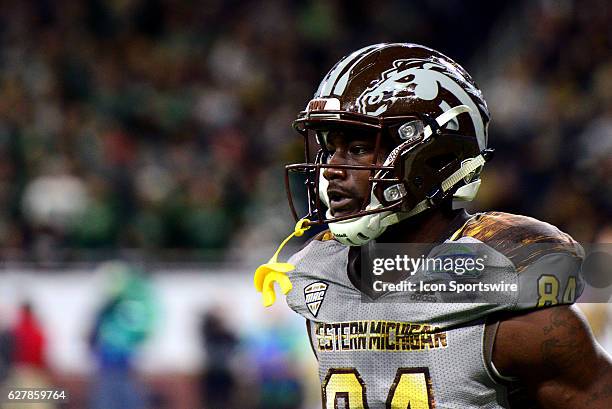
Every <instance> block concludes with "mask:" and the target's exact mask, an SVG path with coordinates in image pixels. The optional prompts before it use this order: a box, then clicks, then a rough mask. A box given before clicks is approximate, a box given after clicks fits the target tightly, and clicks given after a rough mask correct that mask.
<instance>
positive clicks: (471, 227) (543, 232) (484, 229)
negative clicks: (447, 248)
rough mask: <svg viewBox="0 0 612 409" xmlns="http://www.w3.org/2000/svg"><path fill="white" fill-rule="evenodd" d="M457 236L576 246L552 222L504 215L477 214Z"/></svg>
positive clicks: (569, 237) (494, 240)
mask: <svg viewBox="0 0 612 409" xmlns="http://www.w3.org/2000/svg"><path fill="white" fill-rule="evenodd" d="M454 237H455V238H460V237H472V238H474V239H477V240H479V241H482V242H483V243H487V242H497V241H510V242H515V243H521V244H530V243H560V244H562V243H566V244H574V243H576V241H575V240H574V239H573V238H572V237H571V236H570V235H569V234H567V233H564V232H563V231H561V230H559V228H557V227H556V226H553V225H552V224H550V223H546V222H543V221H541V220H538V219H534V218H533V217H528V216H522V215H517V214H511V213H504V212H484V213H478V214H476V215H474V216H473V217H471V218H470V219H468V221H467V222H466V223H465V224H464V225H463V226H462V227H461V228H460V229H459V230H458V231H457V232H456V233H455V235H454Z"/></svg>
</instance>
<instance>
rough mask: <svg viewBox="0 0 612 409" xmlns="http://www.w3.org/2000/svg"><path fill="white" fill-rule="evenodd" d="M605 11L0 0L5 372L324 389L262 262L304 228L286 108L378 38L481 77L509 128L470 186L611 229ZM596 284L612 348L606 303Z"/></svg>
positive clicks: (141, 393)
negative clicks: (290, 195)
mask: <svg viewBox="0 0 612 409" xmlns="http://www.w3.org/2000/svg"><path fill="white" fill-rule="evenodd" d="M610 18H611V15H610V7H609V4H608V2H607V1H605V0H590V1H580V2H578V1H571V0H559V1H552V0H540V1H511V2H510V1H508V2H476V1H456V0H453V1H433V0H431V1H390V2H384V3H382V4H379V2H367V1H350V2H349V1H322V0H318V1H317V0H312V1H306V2H291V1H281V0H276V1H263V2H255V1H253V2H243V1H217V0H215V1H206V2H181V1H163V0H158V1H138V0H114V1H108V2H104V1H96V0H89V1H83V2H73V1H22V2H2V3H0V256H1V258H0V260H1V267H0V379H4V380H5V382H6V383H11V382H12V385H13V384H16V383H15V382H21V383H19V384H23V385H34V384H38V385H56V386H61V387H67V388H69V390H70V391H71V393H72V397H71V401H70V402H69V403H68V404H65V405H64V406H63V407H66V408H83V407H92V408H98V407H100V408H108V407H112V405H113V403H112V401H109V400H108V399H111V397H113V396H114V397H118V398H117V399H119V400H121V401H122V402H123V406H122V407H126V408H128V407H129V408H136V407H147V408H189V409H193V408H194V407H208V408H215V409H216V408H232V407H240V408H260V407H261V408H310V407H319V405H320V404H319V403H318V402H317V401H318V399H319V395H318V392H317V385H316V382H317V380H316V375H315V374H314V362H313V361H314V359H313V358H312V355H311V352H310V350H309V347H308V344H307V342H306V339H305V333H304V328H303V323H302V322H301V320H300V319H299V318H297V317H294V316H293V315H292V314H291V313H290V312H289V311H288V309H287V308H286V306H284V305H280V306H275V307H274V308H273V309H272V310H271V311H263V308H262V307H260V304H259V301H258V297H257V294H255V293H254V291H253V290H252V289H251V287H250V283H251V274H252V272H253V271H254V268H255V267H256V266H257V265H258V263H260V262H263V261H265V260H267V258H268V257H269V255H270V254H271V251H272V250H273V248H274V246H275V245H276V244H277V243H278V241H279V239H281V238H282V237H283V236H284V235H285V234H286V233H287V232H288V231H289V229H290V228H291V217H290V214H289V211H288V207H287V204H286V201H285V194H284V190H283V169H282V166H283V165H284V164H285V163H288V162H291V161H296V160H299V159H300V152H301V140H300V138H299V137H298V136H297V134H295V133H294V132H293V131H292V130H291V128H290V124H291V122H292V120H293V119H294V118H295V115H296V113H297V112H298V111H299V110H300V109H302V108H303V107H304V106H305V103H306V102H307V100H308V99H309V97H310V96H311V95H312V93H313V92H314V90H315V88H316V86H317V84H318V82H319V81H320V79H321V78H322V76H323V74H324V73H325V72H326V71H327V70H328V69H329V68H330V67H331V66H332V65H333V64H334V63H335V62H336V61H337V60H338V59H339V58H340V57H341V56H343V55H345V54H346V53H348V52H349V51H351V50H354V49H356V48H358V47H361V46H364V45H366V44H370V43H376V42H383V41H390V42H392V41H409V42H416V43H421V44H425V45H428V46H431V47H433V48H436V49H438V50H440V51H442V52H444V53H445V54H447V55H449V56H451V57H452V58H454V59H456V60H457V61H459V62H460V63H461V64H462V65H463V66H464V67H465V68H466V69H467V70H468V71H469V72H470V73H472V75H473V77H474V78H475V79H476V81H477V82H478V83H479V85H480V86H481V88H482V89H483V92H484V94H485V97H486V99H487V101H488V103H489V108H490V110H491V112H492V116H493V120H492V124H491V127H490V137H489V141H490V145H491V146H493V147H495V148H496V150H497V152H496V158H495V160H494V161H493V162H491V164H490V165H488V166H487V168H486V169H485V172H484V175H483V179H484V183H483V186H482V188H481V192H480V194H479V196H478V200H477V202H475V203H474V204H473V205H472V206H471V208H472V209H482V210H487V209H495V210H503V211H509V212H514V213H518V214H525V215H530V216H533V217H536V218H539V219H541V220H544V221H547V222H550V223H553V224H555V225H557V226H559V227H560V228H561V229H562V230H564V231H566V232H568V233H570V234H571V235H572V236H574V237H575V238H576V239H578V240H579V241H581V242H588V243H593V242H605V243H610V242H612V222H611V218H610V216H611V214H612V184H610V179H611V176H612V159H611V158H612V86H611V84H612V58H611V55H612V53H611V52H610V51H611V49H612V47H611V41H612V32H611V31H610V24H609V22H610V20H611V19H610ZM112 260H122V261H123V264H121V263H117V262H110V261H112ZM281 304H282V303H281ZM28 305H30V306H31V308H30V307H28ZM104 307H108V308H104ZM112 308H118V309H119V310H120V312H119V313H116V315H113V314H115V313H114V312H113V311H114V310H113V309H112ZM585 308H586V309H587V310H588V311H587V312H588V313H589V318H590V320H591V323H592V325H593V328H594V330H595V332H596V335H597V336H598V337H599V339H600V341H601V342H602V343H603V344H604V346H606V347H607V349H608V350H612V325H611V324H610V323H611V322H612V318H610V319H608V318H607V316H608V315H607V311H606V310H607V306H606V305H603V304H601V305H590V306H585ZM121 311H122V312H121ZM122 314H123V315H122ZM117 316H119V317H120V318H117ZM121 317H123V319H125V320H127V324H126V323H125V322H124V323H123V324H117V322H116V321H117V320H119V321H120V320H121ZM126 317H127V318H126ZM100 328H102V330H101V329H100ZM20 337H21V338H20ZM11 345H12V347H11ZM109 345H110V346H109ZM9 347H10V348H9ZM109 350H110V352H109ZM7 351H12V352H7ZM3 352H4V355H3ZM129 396H131V398H129ZM202 402H203V403H202ZM142 404H144V405H145V406H142ZM0 405H1V404H0ZM139 405H140V406H139ZM37 407H42V406H37ZM117 407H119V406H117Z"/></svg>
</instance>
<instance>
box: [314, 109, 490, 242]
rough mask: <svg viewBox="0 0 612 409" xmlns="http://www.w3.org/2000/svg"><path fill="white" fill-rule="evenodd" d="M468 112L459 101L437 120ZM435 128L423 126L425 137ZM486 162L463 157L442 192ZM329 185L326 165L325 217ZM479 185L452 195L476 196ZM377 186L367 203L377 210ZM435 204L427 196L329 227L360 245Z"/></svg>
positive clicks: (344, 239) (475, 183) (474, 183)
mask: <svg viewBox="0 0 612 409" xmlns="http://www.w3.org/2000/svg"><path fill="white" fill-rule="evenodd" d="M465 112H471V109H470V107H468V106H467V105H458V106H456V107H453V108H451V109H449V110H447V111H445V112H443V113H442V114H440V115H439V116H438V117H437V118H436V119H435V121H436V123H437V124H438V126H440V127H442V126H443V125H445V124H446V123H447V122H449V121H450V120H452V119H453V118H455V117H456V116H457V115H459V114H462V113H465ZM433 132H434V131H433V129H432V128H431V126H429V125H427V126H426V127H425V128H423V137H424V139H427V138H429V137H430V136H431V135H433ZM403 147H404V144H401V145H400V146H398V147H397V148H395V149H394V150H393V151H392V152H391V153H390V154H389V156H388V157H387V158H388V159H387V161H388V160H389V159H390V158H394V157H395V156H396V155H397V154H398V153H399V151H400V150H401V149H402V148H403ZM387 161H385V165H388V163H387ZM484 163H485V158H484V157H483V155H482V154H481V155H478V156H476V157H474V158H471V159H469V160H466V161H463V163H462V164H461V167H460V168H459V169H458V170H457V171H455V172H454V173H453V174H452V175H450V176H449V177H448V178H446V179H445V180H444V181H443V182H442V184H441V189H442V192H443V193H445V192H447V191H448V190H449V189H451V188H452V187H453V186H455V185H456V184H457V183H459V181H461V180H462V179H464V178H466V177H467V176H468V175H470V174H472V173H473V172H475V171H476V170H477V169H478V168H480V167H481V166H483V165H484ZM328 186H329V182H328V181H327V179H325V177H324V176H323V169H321V174H320V175H319V196H320V198H321V200H322V201H323V203H325V205H326V206H327V208H328V210H327V212H326V217H327V218H328V219H330V218H332V214H331V210H330V205H329V196H328V195H327V187H328ZM479 186H480V179H477V180H475V181H472V182H470V183H468V184H467V185H465V186H462V187H461V188H460V189H458V190H457V192H455V194H454V195H453V197H454V198H455V199H457V200H463V201H469V200H472V199H473V198H474V197H475V196H476V192H477V191H478V187H479ZM374 187H375V186H372V190H371V191H370V204H369V205H368V206H367V207H366V210H376V209H380V208H382V204H381V203H380V201H379V200H378V198H377V197H376V195H375V194H374ZM433 206H434V205H433V203H431V201H430V200H429V199H425V200H423V201H421V202H419V203H417V204H416V206H414V207H413V208H412V209H411V210H410V211H408V212H391V211H385V212H380V213H374V214H368V215H365V216H360V217H355V218H354V219H349V220H343V221H339V222H332V223H329V229H330V230H331V232H332V233H333V234H334V237H335V238H336V240H338V241H339V242H340V243H342V244H344V245H347V246H361V245H363V244H365V243H367V242H369V241H370V240H373V239H375V238H377V237H378V236H380V235H381V234H383V233H384V232H385V230H386V229H387V227H389V226H391V225H393V224H396V223H399V222H400V221H402V220H405V219H407V218H409V217H412V216H415V215H417V214H419V213H421V212H423V211H425V210H427V209H429V208H430V207H433Z"/></svg>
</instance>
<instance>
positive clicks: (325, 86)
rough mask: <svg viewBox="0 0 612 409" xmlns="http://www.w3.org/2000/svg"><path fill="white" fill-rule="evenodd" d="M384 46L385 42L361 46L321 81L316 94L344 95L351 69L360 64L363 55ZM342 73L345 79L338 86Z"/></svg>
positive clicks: (320, 95) (318, 95)
mask: <svg viewBox="0 0 612 409" xmlns="http://www.w3.org/2000/svg"><path fill="white" fill-rule="evenodd" d="M382 46H383V44H376V45H371V46H368V47H364V48H361V49H359V50H357V51H355V52H354V53H352V54H350V55H349V56H348V57H346V58H345V59H343V60H342V61H340V62H339V63H338V65H336V67H335V68H334V69H333V70H331V71H330V72H329V74H328V75H327V76H326V78H325V79H324V80H323V82H321V85H320V86H319V89H318V90H317V93H316V94H315V96H317V97H322V96H329V95H342V92H344V89H345V88H346V83H347V80H348V77H349V74H350V72H351V70H352V69H353V67H354V66H355V65H356V64H358V63H359V62H360V61H361V60H362V58H363V57H365V56H366V55H368V54H369V51H371V50H374V49H378V48H381V47H382ZM347 67H348V69H347ZM343 74H344V75H343ZM341 75H342V78H344V80H343V81H344V84H343V85H342V86H341V87H340V88H338V86H337V83H338V78H339V77H340V76H341ZM342 78H341V80H342Z"/></svg>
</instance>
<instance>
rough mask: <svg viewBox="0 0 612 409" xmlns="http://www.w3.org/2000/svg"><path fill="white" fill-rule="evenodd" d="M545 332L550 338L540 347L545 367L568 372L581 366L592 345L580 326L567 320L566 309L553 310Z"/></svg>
mask: <svg viewBox="0 0 612 409" xmlns="http://www.w3.org/2000/svg"><path fill="white" fill-rule="evenodd" d="M543 330H544V334H545V335H547V336H548V337H547V338H546V339H545V340H544V341H542V343H541V345H540V351H541V353H542V360H543V361H544V365H546V366H547V367H548V368H551V369H560V370H567V369H570V368H572V367H574V366H577V365H579V364H580V362H581V361H582V360H583V357H584V355H585V353H587V351H588V348H589V346H590V343H589V342H588V341H589V340H588V339H587V337H586V336H585V334H584V331H583V329H582V328H581V326H580V324H579V323H576V322H573V321H572V320H568V319H567V313H566V312H565V311H564V309H562V308H552V310H551V314H550V318H549V323H548V325H546V326H544V328H543ZM559 357H563V359H559Z"/></svg>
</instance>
